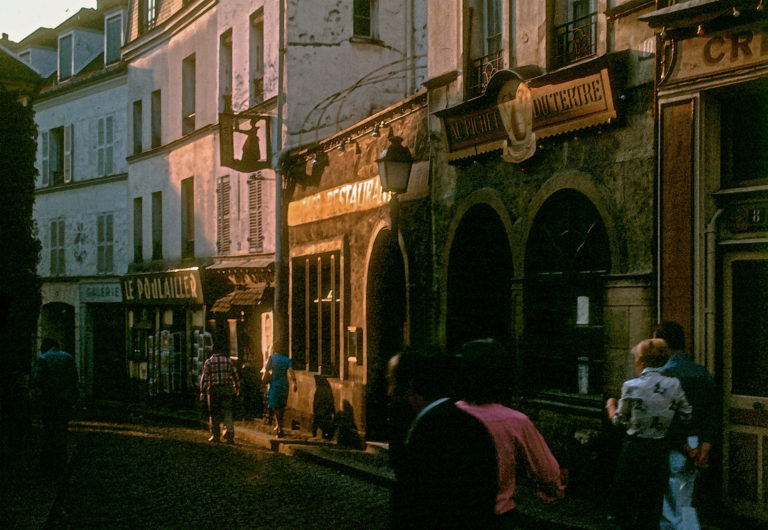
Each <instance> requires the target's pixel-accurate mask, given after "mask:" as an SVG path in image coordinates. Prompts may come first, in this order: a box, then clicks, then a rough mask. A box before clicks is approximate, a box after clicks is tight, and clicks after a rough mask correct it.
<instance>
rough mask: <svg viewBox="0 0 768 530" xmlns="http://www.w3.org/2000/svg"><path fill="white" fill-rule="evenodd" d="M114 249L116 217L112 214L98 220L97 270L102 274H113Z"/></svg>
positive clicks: (100, 215) (103, 215)
mask: <svg viewBox="0 0 768 530" xmlns="http://www.w3.org/2000/svg"><path fill="white" fill-rule="evenodd" d="M113 248H114V216H113V214H112V212H109V213H102V214H99V215H98V217H97V218H96V255H97V259H96V270H97V271H98V272H99V273H100V274H108V273H112V272H113V269H114V261H113Z"/></svg>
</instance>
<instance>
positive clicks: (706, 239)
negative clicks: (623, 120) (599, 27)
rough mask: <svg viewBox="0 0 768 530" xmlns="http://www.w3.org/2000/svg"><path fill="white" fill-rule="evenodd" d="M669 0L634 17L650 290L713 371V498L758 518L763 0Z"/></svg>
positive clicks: (764, 441)
mask: <svg viewBox="0 0 768 530" xmlns="http://www.w3.org/2000/svg"><path fill="white" fill-rule="evenodd" d="M717 4H718V3H717V2H678V3H677V4H676V5H674V6H669V7H666V8H663V9H660V10H657V11H654V12H651V13H649V14H647V15H645V16H644V17H641V19H643V20H645V21H646V22H648V23H649V25H650V26H651V27H653V28H655V29H656V31H657V32H658V35H659V49H660V53H659V57H658V61H657V75H658V82H657V94H656V96H657V108H658V122H659V124H658V130H659V137H658V142H659V159H658V175H659V177H658V190H657V193H658V197H659V219H658V245H659V248H658V253H659V256H660V258H659V269H658V286H659V287H658V298H659V313H660V318H663V319H672V320H677V321H679V322H680V323H681V324H683V326H684V327H685V328H686V330H687V332H688V334H687V336H688V337H690V340H689V344H688V348H689V350H690V352H691V354H692V355H693V357H694V358H695V360H696V361H698V362H699V363H701V364H703V365H704V366H706V367H707V369H708V370H709V371H710V372H711V373H712V374H713V375H714V376H715V380H716V382H717V383H718V386H719V389H720V393H721V394H720V398H721V402H722V420H723V421H722V425H723V432H722V444H717V445H716V447H715V454H716V455H717V457H718V458H716V459H715V462H714V468H713V470H712V471H711V472H710V473H709V476H710V477H712V476H713V475H715V476H717V477H720V479H719V480H718V481H717V482H719V486H720V487H719V488H717V487H714V488H711V489H712V490H717V489H720V490H721V491H720V492H719V493H721V495H718V494H717V493H715V494H712V495H710V497H712V498H708V499H707V501H710V502H705V503H703V506H705V507H706V506H718V505H719V504H720V503H719V502H717V501H718V500H720V499H717V498H716V497H721V498H722V501H723V504H724V506H725V508H726V510H727V511H728V512H730V513H735V514H736V515H740V516H745V517H748V518H751V519H757V520H759V521H762V522H766V521H768V458H766V457H765V455H768V413H767V412H766V411H767V410H768V364H766V362H767V361H766V359H768V316H767V315H768V312H767V311H766V310H765V309H766V307H768V306H767V305H766V304H768V297H767V296H766V293H767V292H768V221H767V220H766V214H768V155H767V154H766V153H768V121H767V120H766V116H768V29H767V28H768V16H766V14H765V12H764V11H763V10H762V2H757V1H754V2H747V1H739V2H733V3H732V4H733V5H732V6H729V7H728V8H727V9H723V8H722V6H719V5H717Z"/></svg>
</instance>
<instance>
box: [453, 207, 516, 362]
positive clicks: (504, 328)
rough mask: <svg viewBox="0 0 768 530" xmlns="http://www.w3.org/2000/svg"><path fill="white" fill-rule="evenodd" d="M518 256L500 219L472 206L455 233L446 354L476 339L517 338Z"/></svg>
mask: <svg viewBox="0 0 768 530" xmlns="http://www.w3.org/2000/svg"><path fill="white" fill-rule="evenodd" d="M512 272H513V266H512V253H511V251H510V249H509V239H508V237H507V232H506V229H505V228H504V225H503V223H502V221H501V219H500V218H499V215H498V213H497V212H496V211H495V210H494V209H493V208H491V207H490V206H488V205H487V204H478V205H475V206H472V207H471V208H470V209H469V210H467V212H466V213H465V214H464V217H463V218H462V219H461V222H460V224H459V226H458V228H457V229H456V232H455V233H454V238H453V242H452V244H451V251H450V256H449V261H448V277H447V280H448V285H447V307H446V330H445V332H446V341H447V342H446V348H447V350H448V351H449V352H453V351H456V350H458V349H459V348H460V347H461V345H462V344H463V343H464V342H466V341H468V340H472V339H478V338H485V337H493V338H495V339H497V340H500V341H501V342H502V343H504V344H507V345H508V344H509V343H510V337H511V322H512V315H511V307H512V305H511V294H510V285H511V278H512Z"/></svg>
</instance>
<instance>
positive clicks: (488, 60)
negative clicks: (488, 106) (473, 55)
mask: <svg viewBox="0 0 768 530" xmlns="http://www.w3.org/2000/svg"><path fill="white" fill-rule="evenodd" d="M502 68H504V51H503V50H497V51H495V52H493V53H489V54H488V55H485V56H483V57H480V58H479V59H475V60H474V61H472V63H471V64H470V68H469V71H470V74H471V78H470V81H469V83H470V84H469V89H468V92H469V93H468V95H469V97H470V98H473V97H476V96H479V95H480V94H482V93H483V91H484V90H485V87H486V86H488V81H490V79H491V77H493V74H495V73H496V72H498V71H499V70H501V69H502Z"/></svg>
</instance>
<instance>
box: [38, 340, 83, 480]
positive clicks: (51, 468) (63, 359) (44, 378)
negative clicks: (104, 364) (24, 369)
mask: <svg viewBox="0 0 768 530" xmlns="http://www.w3.org/2000/svg"><path fill="white" fill-rule="evenodd" d="M40 350H41V351H42V352H43V353H42V355H40V357H38V358H37V360H36V361H35V364H34V366H33V367H32V379H31V381H32V386H33V387H34V388H35V389H36V390H37V392H38V395H39V402H40V409H41V415H42V421H43V433H44V437H43V451H42V457H41V469H43V470H44V471H46V472H48V473H51V474H52V475H57V474H60V473H61V472H62V471H63V470H64V465H65V464H66V461H67V431H68V429H69V420H70V417H71V415H72V407H74V405H75V404H76V403H77V400H78V399H79V398H80V390H79V387H78V377H77V367H76V366H75V359H74V357H72V356H71V355H70V354H68V353H67V352H64V351H61V350H59V348H58V345H57V344H56V341H54V340H53V339H49V338H48V339H43V342H42V344H41V348H40Z"/></svg>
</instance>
